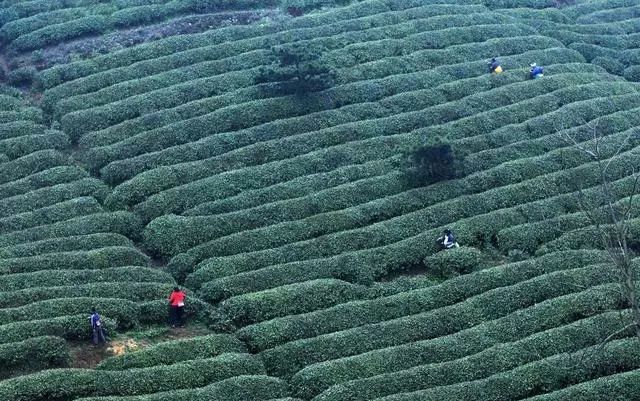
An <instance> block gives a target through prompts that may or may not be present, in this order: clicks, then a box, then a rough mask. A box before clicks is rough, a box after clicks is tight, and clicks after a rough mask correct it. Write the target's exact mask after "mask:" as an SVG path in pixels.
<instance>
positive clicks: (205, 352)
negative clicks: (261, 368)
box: [96, 334, 246, 370]
mask: <svg viewBox="0 0 640 401" xmlns="http://www.w3.org/2000/svg"><path fill="white" fill-rule="evenodd" d="M243 352H246V348H245V346H244V344H243V343H242V342H241V341H240V340H238V339H237V338H236V337H234V336H232V335H227V334H210V335H207V336H201V337H194V338H188V339H182V340H175V341H166V342H162V343H159V344H156V345H152V346H149V347H146V348H144V349H142V350H139V351H136V352H128V353H125V354H122V355H118V356H113V357H110V358H107V359H105V360H103V361H102V362H100V363H99V364H98V366H97V367H96V369H104V370H125V369H131V368H148V367H152V366H158V365H171V364H175V363H178V362H182V361H188V360H192V359H206V358H213V357H216V356H218V355H220V354H224V353H243Z"/></svg>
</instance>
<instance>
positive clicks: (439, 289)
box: [237, 251, 606, 351]
mask: <svg viewBox="0 0 640 401" xmlns="http://www.w3.org/2000/svg"><path fill="white" fill-rule="evenodd" d="M605 257H606V256H605V254H604V253H603V252H597V251H567V252H560V253H556V254H548V255H544V256H542V257H540V258H536V259H532V260H528V261H523V262H518V263H512V264H507V265H504V266H498V267H494V268H491V269H486V270H483V271H480V272H476V273H472V274H469V275H465V276H461V277H456V278H453V279H450V280H447V281H445V282H443V283H442V284H439V285H436V286H432V287H427V288H422V289H417V290H414V291H408V292H403V293H400V294H397V295H392V296H389V297H383V298H379V299H372V300H367V301H353V302H348V303H344V304H340V305H336V306H334V307H331V308H327V309H323V310H319V311H315V312H310V313H306V314H301V315H296V316H286V317H281V318H278V319H273V320H271V321H267V322H263V323H258V324H255V325H251V326H248V327H245V328H243V329H241V330H239V331H238V333H237V335H238V337H239V338H241V339H242V340H243V341H244V342H246V343H247V344H248V346H249V347H250V348H251V349H252V350H254V351H263V350H266V349H269V348H273V347H275V346H277V345H281V344H284V343H286V342H290V341H295V340H299V339H303V338H311V337H315V336H319V335H321V334H327V333H331V332H336V331H341V330H347V329H349V328H353V327H357V326H361V325H365V324H372V323H376V322H381V321H384V320H389V319H394V318H398V317H400V316H404V315H407V314H412V313H420V312H425V311H427V310H433V309H436V308H441V307H444V306H447V305H451V304H454V303H456V302H461V301H463V300H464V299H465V298H469V297H472V296H475V295H479V294H481V293H482V292H485V291H490V290H492V289H495V288H500V287H504V286H508V285H513V284H516V283H518V282H520V281H524V280H528V279H531V278H534V277H537V276H539V275H543V274H548V273H551V272H553V271H559V270H563V269H572V268H577V267H580V266H584V265H588V264H592V263H600V262H604V261H605V260H606V259H605ZM345 317H348V318H345Z"/></svg>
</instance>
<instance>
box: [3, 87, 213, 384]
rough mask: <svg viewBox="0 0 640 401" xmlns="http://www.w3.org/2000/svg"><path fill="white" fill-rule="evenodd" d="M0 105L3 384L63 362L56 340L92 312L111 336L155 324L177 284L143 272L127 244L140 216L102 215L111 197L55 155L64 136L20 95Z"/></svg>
mask: <svg viewBox="0 0 640 401" xmlns="http://www.w3.org/2000/svg"><path fill="white" fill-rule="evenodd" d="M2 104H3V110H4V111H3V112H4V113H5V114H4V115H5V117H6V120H7V122H4V123H2V124H0V132H5V133H6V134H3V137H2V138H3V139H2V140H0V143H1V144H2V146H4V147H3V153H4V154H5V157H6V160H5V161H4V162H2V163H1V164H0V183H1V184H0V205H1V209H2V211H1V212H0V233H1V234H2V236H1V237H0V274H1V275H2V276H1V277H2V279H1V280H0V281H1V282H0V291H1V292H2V297H1V298H2V301H0V344H2V346H1V348H2V351H1V354H2V357H1V359H2V360H3V361H6V365H5V364H4V363H3V369H2V376H3V377H6V376H10V375H13V374H16V373H18V372H22V373H24V372H28V371H30V370H39V369H44V368H48V367H56V366H66V365H67V364H68V363H70V354H69V348H68V347H67V345H66V343H65V341H64V339H66V340H75V339H85V340H86V339H87V338H88V337H89V335H90V327H89V325H88V324H87V316H88V314H89V311H90V310H91V308H92V307H97V308H99V309H100V312H101V313H102V314H103V316H104V319H105V325H106V327H107V328H108V329H109V330H115V329H126V328H131V327H134V326H137V325H138V324H139V323H140V322H145V323H151V322H160V321H163V320H164V319H165V315H166V311H165V305H164V301H163V299H164V298H165V297H166V294H167V293H168V292H170V290H171V288H172V287H173V285H175V281H174V279H173V278H172V277H171V276H170V275H168V274H167V273H162V272H159V271H154V270H152V269H150V268H147V267H144V266H146V265H147V264H148V257H147V256H145V255H144V254H142V253H141V252H140V251H139V250H137V249H136V248H135V246H134V244H133V242H132V240H131V238H137V236H138V235H139V233H140V230H141V229H142V227H141V225H140V223H139V221H138V219H137V218H136V217H135V216H134V215H133V214H131V213H127V212H115V213H114V212H105V211H104V209H103V208H102V205H101V202H102V201H103V200H104V198H105V197H106V195H107V194H108V193H109V192H110V190H109V188H108V187H106V186H105V185H104V184H103V183H102V182H100V181H99V180H97V179H94V178H89V175H88V174H87V173H86V172H85V171H83V170H82V169H81V168H79V167H77V166H76V165H74V163H73V161H72V160H71V159H69V157H68V156H66V155H65V154H63V153H62V152H60V150H63V149H64V148H66V147H67V146H68V139H67V137H66V135H65V134H64V133H62V132H59V131H50V130H47V129H45V128H44V126H43V125H42V121H43V119H42V115H41V113H36V112H34V109H33V108H31V107H28V106H27V103H26V101H25V100H24V99H23V98H22V97H21V96H20V94H19V93H18V92H12V91H7V92H6V94H4V95H2ZM9 120H13V121H9ZM52 141H53V142H52ZM58 142H59V144H58ZM118 294H120V295H118ZM193 306H194V308H192V313H193V312H194V311H196V310H198V309H199V308H203V307H205V306H204V304H202V303H198V301H197V300H194V304H193ZM5 366H6V368H5Z"/></svg>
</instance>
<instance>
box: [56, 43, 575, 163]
mask: <svg viewBox="0 0 640 401" xmlns="http://www.w3.org/2000/svg"><path fill="white" fill-rule="evenodd" d="M514 42H517V43H518V44H516V43H514ZM554 45H557V42H556V41H554V40H551V39H548V38H544V37H536V36H534V37H515V38H504V39H502V38H501V39H496V40H489V41H487V42H483V43H482V44H479V45H478V44H476V45H475V46H474V45H471V44H469V45H460V46H453V47H451V48H448V49H447V50H425V51H422V52H418V53H420V54H423V55H425V57H426V54H432V55H433V57H434V58H435V60H434V62H433V63H428V62H426V60H418V58H419V54H418V53H414V54H413V56H411V55H410V56H405V59H406V58H408V57H413V59H415V63H413V62H411V61H410V60H405V61H407V62H408V63H409V64H412V66H408V65H407V62H402V63H401V62H400V61H402V60H395V61H396V63H391V60H393V59H397V57H395V58H387V59H384V60H389V61H385V62H387V63H391V64H389V65H388V66H387V67H384V66H377V64H378V63H367V64H363V65H361V66H360V67H362V68H364V66H367V68H368V69H372V74H364V75H370V76H364V75H363V76H359V77H354V78H353V79H352V80H353V81H356V80H366V79H374V78H380V77H384V76H389V75H394V74H398V73H400V72H405V73H406V72H411V71H421V70H424V69H425V68H427V67H429V66H436V65H442V64H451V63H457V62H462V61H466V60H467V59H468V58H469V57H473V58H477V57H479V56H480V57H483V56H484V57H487V56H488V55H490V54H494V53H495V52H496V51H501V53H503V54H507V55H509V54H513V53H521V52H523V51H526V50H536V49H538V50H540V49H547V48H550V47H552V46H554ZM565 51H566V50H565ZM570 53H571V52H570ZM575 56H576V57H578V55H577V53H576V54H575ZM580 57H581V56H580ZM574 61H576V60H574ZM400 65H403V66H404V67H403V68H401V67H399V66H400ZM358 69H361V68H358ZM374 70H375V72H373V71H374ZM345 72H347V71H345ZM354 73H356V72H355V71H354ZM359 73H360V72H358V74H359ZM363 73H364V71H363ZM347 80H348V79H347ZM323 108H325V107H324V100H323V99H322V97H321V96H316V97H315V98H310V99H308V101H306V102H304V103H302V102H297V101H294V99H292V98H277V99H273V98H272V99H266V100H259V101H254V102H251V103H248V104H242V105H235V106H231V107H226V108H223V109H220V110H217V111H214V112H213V113H209V114H206V115H204V116H200V117H197V118H193V119H190V120H186V121H181V122H177V123H174V124H171V125H167V126H164V127H162V128H159V129H155V130H151V131H147V132H142V133H139V134H137V135H134V136H132V137H130V138H127V139H125V140H123V141H121V142H118V143H117V144H113V145H109V146H106V147H100V148H94V149H91V150H90V151H88V152H87V157H88V158H95V159H96V160H98V161H99V162H100V163H103V162H105V161H106V162H110V161H113V160H120V159H126V158H130V157H134V156H137V155H140V154H144V153H149V152H154V151H158V150H162V149H164V148H167V147H169V146H175V145H180V144H184V143H187V142H191V141H196V140H198V139H201V138H203V137H206V136H209V135H213V134H216V133H222V132H226V131H234V130H239V129H242V128H248V127H252V126H255V125H258V124H263V123H266V122H269V121H274V120H276V119H279V118H288V117H293V116H296V115H302V114H307V113H309V112H313V111H317V110H321V109H323ZM83 113H84V112H76V113H70V114H67V115H65V116H64V117H63V119H62V125H63V127H65V130H66V131H67V132H70V128H71V125H73V124H76V122H73V121H72V119H74V118H77V124H78V125H77V126H78V127H80V126H83V127H84V129H85V130H86V126H87V123H88V121H87V118H88V116H86V115H84V114H83ZM74 116H75V117H74ZM109 116H110V112H109V113H107V114H106V115H105V118H110V117H109ZM92 118H93V117H92ZM93 121H104V120H102V118H100V119H99V120H90V122H93ZM71 130H72V129H71ZM176 131H179V132H181V135H176V134H175V132H176Z"/></svg>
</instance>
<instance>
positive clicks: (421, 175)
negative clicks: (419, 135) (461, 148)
mask: <svg viewBox="0 0 640 401" xmlns="http://www.w3.org/2000/svg"><path fill="white" fill-rule="evenodd" d="M409 159H410V162H411V167H410V168H409V170H408V172H407V173H408V180H409V182H410V184H411V185H412V186H414V187H420V186H426V185H431V184H434V183H436V182H439V181H444V180H451V179H454V178H458V175H459V174H458V170H459V167H458V166H459V165H460V163H462V161H463V159H462V158H460V157H456V155H455V152H454V150H453V148H452V146H451V144H450V143H447V141H443V140H442V139H441V138H436V139H434V140H431V143H430V144H426V145H423V146H420V147H419V148H417V149H415V150H413V151H412V152H411V153H410V154H409Z"/></svg>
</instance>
